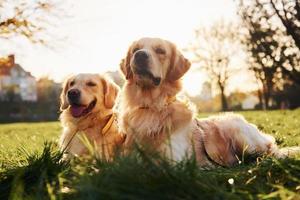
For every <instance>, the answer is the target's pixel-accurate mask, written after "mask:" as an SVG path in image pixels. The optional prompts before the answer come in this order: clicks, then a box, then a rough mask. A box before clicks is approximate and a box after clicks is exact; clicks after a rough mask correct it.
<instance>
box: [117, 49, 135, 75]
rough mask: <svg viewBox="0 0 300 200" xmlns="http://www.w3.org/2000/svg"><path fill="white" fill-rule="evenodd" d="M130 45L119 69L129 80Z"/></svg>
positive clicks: (130, 73) (130, 72)
mask: <svg viewBox="0 0 300 200" xmlns="http://www.w3.org/2000/svg"><path fill="white" fill-rule="evenodd" d="M132 46H133V44H132V45H131V46H130V47H129V49H128V50H127V55H126V57H125V58H123V59H122V60H121V63H120V68H121V71H122V73H123V74H124V76H125V78H126V80H129V79H131V78H132V71H131V68H130V60H131V57H132Z"/></svg>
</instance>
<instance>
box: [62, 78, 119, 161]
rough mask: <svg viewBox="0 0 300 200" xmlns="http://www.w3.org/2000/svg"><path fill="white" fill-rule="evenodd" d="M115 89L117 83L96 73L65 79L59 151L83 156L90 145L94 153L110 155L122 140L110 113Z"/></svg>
mask: <svg viewBox="0 0 300 200" xmlns="http://www.w3.org/2000/svg"><path fill="white" fill-rule="evenodd" d="M118 91H119V89H118V86H117V85H115V84H114V83H113V82H111V81H109V80H107V78H104V77H103V76H100V75H98V74H78V75H75V76H72V77H70V78H68V79H67V80H66V81H65V83H64V84H63V90H62V93H61V106H60V109H61V111H62V113H61V115H60V120H61V123H62V126H63V128H64V129H63V133H62V135H61V138H60V147H61V150H63V151H64V152H67V153H69V155H83V154H87V153H88V148H87V146H88V145H89V144H90V146H91V147H92V148H93V150H95V153H96V155H97V156H99V157H101V158H105V159H108V160H109V159H111V158H112V156H113V153H114V151H115V150H116V148H117V147H118V145H121V144H122V142H123V141H124V139H125V136H124V135H122V134H119V132H118V128H117V123H116V120H115V119H116V115H115V113H114V112H113V106H114V104H115V100H116V98H117V94H118ZM79 136H81V138H80V137H79ZM85 138H86V139H87V141H86V143H85V142H84V139H85Z"/></svg>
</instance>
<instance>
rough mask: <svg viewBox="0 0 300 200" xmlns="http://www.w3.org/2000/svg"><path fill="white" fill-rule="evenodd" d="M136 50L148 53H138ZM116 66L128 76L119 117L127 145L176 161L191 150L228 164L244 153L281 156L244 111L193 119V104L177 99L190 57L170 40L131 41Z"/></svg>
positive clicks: (208, 162) (205, 160)
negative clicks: (157, 152) (182, 52)
mask: <svg viewBox="0 0 300 200" xmlns="http://www.w3.org/2000/svg"><path fill="white" fill-rule="evenodd" d="M157 48H159V49H160V50H159V51H158V50H157ZM137 52H141V53H142V54H143V55H144V56H143V57H145V55H147V58H139V57H138V53H137ZM141 53H139V54H141ZM138 59H140V60H138ZM141 59H142V60H141ZM140 63H142V64H140ZM120 67H121V71H122V72H123V74H124V75H125V77H126V80H127V81H126V83H125V85H124V87H123V90H122V93H121V102H120V103H121V105H120V120H119V121H120V131H121V132H123V133H126V134H127V139H126V142H125V144H126V148H127V149H128V148H129V149H130V147H132V144H133V143H134V142H136V143H138V144H141V145H143V146H148V147H150V148H153V149H154V150H157V151H159V152H161V153H162V154H163V155H165V156H167V157H169V158H170V159H172V160H177V161H178V160H181V159H183V158H184V157H185V156H190V155H191V154H192V153H193V152H195V154H196V158H197V161H198V163H199V165H201V166H214V165H222V166H232V165H234V164H236V163H238V157H239V156H241V155H242V154H243V153H248V154H253V153H265V154H273V155H275V156H277V157H281V156H283V152H282V151H279V150H278V148H277V146H276V144H275V140H274V138H273V137H272V136H270V135H266V134H264V133H262V132H260V131H259V130H258V129H257V128H256V127H255V126H254V125H253V124H250V123H248V122H247V121H246V120H244V119H243V117H241V116H239V115H234V114H227V115H220V116H216V117H210V118H206V119H202V120H197V119H196V118H195V117H194V115H193V112H192V109H190V107H189V106H188V105H186V104H185V103H183V102H181V101H179V100H178V99H176V95H177V93H178V92H179V91H180V90H181V80H180V78H181V77H182V76H183V75H184V73H185V72H186V71H187V70H188V69H189V67H190V62H189V61H188V60H187V59H185V58H184V57H183V55H182V54H181V53H180V52H179V51H178V50H177V48H176V47H175V45H174V44H172V43H171V42H168V41H166V40H162V39H159V38H142V39H140V40H138V41H135V42H133V44H132V45H131V46H130V47H129V49H128V53H127V56H126V58H125V59H123V60H122V62H121V66H120ZM141 71H142V72H141ZM158 80H160V81H158ZM158 82H159V84H157V83H158Z"/></svg>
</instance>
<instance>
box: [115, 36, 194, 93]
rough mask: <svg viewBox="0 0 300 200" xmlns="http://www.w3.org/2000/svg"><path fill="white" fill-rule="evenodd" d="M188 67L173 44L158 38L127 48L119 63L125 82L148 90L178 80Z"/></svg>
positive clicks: (144, 40) (188, 64)
mask: <svg viewBox="0 0 300 200" xmlns="http://www.w3.org/2000/svg"><path fill="white" fill-rule="evenodd" d="M190 65H191V64H190V62H189V61H188V60H187V59H186V58H184V56H183V55H182V54H181V53H180V52H179V50H178V49H177V48H176V46H175V45H174V44H173V43H171V42H169V41H166V40H163V39H159V38H142V39H140V40H138V41H135V42H133V44H132V45H131V46H130V47H129V49H128V52H127V56H126V58H124V59H123V60H122V62H121V71H122V72H123V74H124V75H125V77H126V79H127V80H134V81H135V82H136V83H137V84H138V85H140V86H141V87H147V88H148V87H156V86H159V85H160V84H161V83H162V82H164V81H168V82H174V81H176V80H178V79H180V78H181V77H182V76H183V75H184V74H185V73H186V72H187V71H188V69H189V68H190Z"/></svg>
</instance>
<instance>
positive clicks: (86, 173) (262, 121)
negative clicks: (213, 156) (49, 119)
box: [0, 110, 300, 199]
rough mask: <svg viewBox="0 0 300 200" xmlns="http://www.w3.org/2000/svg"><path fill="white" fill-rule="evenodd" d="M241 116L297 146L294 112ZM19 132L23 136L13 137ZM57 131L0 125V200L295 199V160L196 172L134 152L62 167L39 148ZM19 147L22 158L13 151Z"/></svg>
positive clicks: (190, 164) (187, 164)
mask: <svg viewBox="0 0 300 200" xmlns="http://www.w3.org/2000/svg"><path fill="white" fill-rule="evenodd" d="M241 114H243V115H244V116H245V117H246V118H247V119H248V120H249V121H251V122H254V123H256V124H257V125H258V126H259V127H260V128H261V129H263V130H264V131H265V132H267V133H270V134H272V135H274V136H275V137H276V139H277V141H278V142H279V143H280V146H287V145H288V146H290V145H298V144H299V143H300V129H299V127H300V123H299V116H300V110H296V111H269V112H261V111H260V112H252V111H251V112H242V113H241ZM203 116H207V114H200V117H203ZM15 125H17V126H15ZM21 127H23V128H21ZM30 127H31V128H30ZM15 128H16V130H17V131H16V130H15ZM3 133H6V134H3ZM22 133H23V136H24V138H23V139H22V140H18V139H16V138H21V137H20V136H21V134H22ZM59 133H60V127H59V124H58V123H46V124H44V125H43V124H39V123H38V124H10V125H2V126H0V138H6V137H8V138H9V136H10V138H11V140H9V139H7V138H6V139H3V141H5V142H4V143H2V144H3V147H2V148H1V152H0V158H1V159H4V160H5V159H8V160H10V162H5V163H6V164H5V165H3V166H2V169H1V170H2V172H1V175H0V199H7V198H8V197H10V198H15V199H24V198H27V199H200V198H201V199H272V198H273V199H287V198H290V199H299V198H300V196H299V195H300V157H296V158H293V159H285V160H276V159H273V158H260V159H257V160H254V161H253V160H246V161H245V162H244V163H241V164H240V165H238V166H236V167H234V168H222V167H220V168H217V169H213V170H203V169H199V168H198V167H197V165H196V163H195V162H194V160H193V159H189V160H185V161H183V162H180V163H177V164H176V165H174V164H172V163H169V162H168V161H166V160H165V159H162V158H160V157H158V156H157V155H155V154H153V155H152V154H149V153H146V152H144V151H143V150H141V149H139V150H137V151H136V153H134V154H132V155H130V156H126V157H117V158H116V160H115V161H114V162H112V163H108V162H105V161H100V160H94V159H88V158H87V159H75V160H73V161H72V162H71V163H63V162H60V161H59V159H60V158H61V154H60V153H59V152H58V151H57V146H56V145H55V144H46V145H44V140H52V141H55V140H56V139H57V136H58V134H59ZM16 135H19V137H17V136H16ZM34 135H35V136H36V138H35V139H33V138H32V137H33V136H34ZM20 141H21V142H22V145H21V144H20ZM19 144H20V146H23V147H24V149H26V151H27V152H28V154H22V151H17V148H18V147H19ZM33 151H38V153H33ZM6 152H7V154H9V155H10V157H8V156H7V155H5V154H6ZM20 161H22V162H20ZM17 163H18V164H17Z"/></svg>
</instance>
